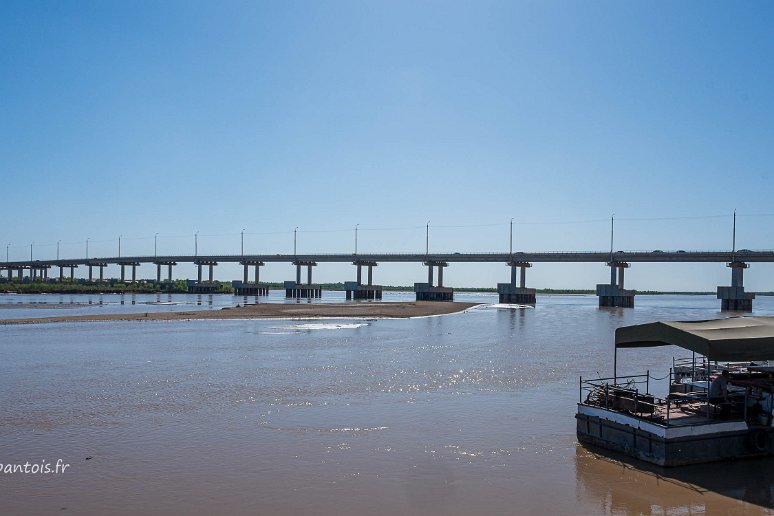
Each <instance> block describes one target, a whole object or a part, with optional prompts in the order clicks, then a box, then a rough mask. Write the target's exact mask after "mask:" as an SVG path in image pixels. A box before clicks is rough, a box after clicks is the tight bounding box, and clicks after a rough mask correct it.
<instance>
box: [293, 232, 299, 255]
mask: <svg viewBox="0 0 774 516" xmlns="http://www.w3.org/2000/svg"><path fill="white" fill-rule="evenodd" d="M297 237H298V226H296V229H294V230H293V256H295V255H296V242H297Z"/></svg>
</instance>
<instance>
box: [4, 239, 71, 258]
mask: <svg viewBox="0 0 774 516" xmlns="http://www.w3.org/2000/svg"><path fill="white" fill-rule="evenodd" d="M60 242H61V240H57V241H56V259H57V260H58V259H59V243H60ZM6 261H8V260H6Z"/></svg>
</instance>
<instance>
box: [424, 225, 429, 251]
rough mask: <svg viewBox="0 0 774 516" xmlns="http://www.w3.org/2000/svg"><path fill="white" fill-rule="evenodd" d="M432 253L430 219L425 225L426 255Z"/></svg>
mask: <svg viewBox="0 0 774 516" xmlns="http://www.w3.org/2000/svg"><path fill="white" fill-rule="evenodd" d="M428 255H430V221H429V220H428V221H427V226H425V256H428Z"/></svg>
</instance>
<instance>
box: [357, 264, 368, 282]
mask: <svg viewBox="0 0 774 516" xmlns="http://www.w3.org/2000/svg"><path fill="white" fill-rule="evenodd" d="M361 267H362V266H361V265H360V264H358V265H357V284H358V285H362V284H363V275H362V270H361ZM369 270H370V269H369Z"/></svg>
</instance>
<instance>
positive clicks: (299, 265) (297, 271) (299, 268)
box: [296, 263, 301, 285]
mask: <svg viewBox="0 0 774 516" xmlns="http://www.w3.org/2000/svg"><path fill="white" fill-rule="evenodd" d="M296 283H298V284H299V285H300V284H301V264H300V263H299V264H296Z"/></svg>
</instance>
